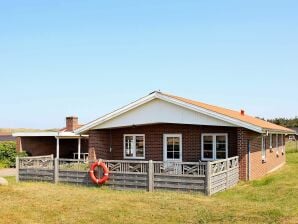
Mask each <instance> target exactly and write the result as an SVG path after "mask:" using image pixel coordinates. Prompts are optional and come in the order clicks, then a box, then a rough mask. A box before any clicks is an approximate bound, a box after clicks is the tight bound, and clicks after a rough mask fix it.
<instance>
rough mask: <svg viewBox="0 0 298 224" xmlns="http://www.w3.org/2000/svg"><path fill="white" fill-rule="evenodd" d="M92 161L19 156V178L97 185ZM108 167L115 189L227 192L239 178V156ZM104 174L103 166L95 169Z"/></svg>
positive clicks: (110, 164)
mask: <svg viewBox="0 0 298 224" xmlns="http://www.w3.org/2000/svg"><path fill="white" fill-rule="evenodd" d="M92 162H93V161H85V160H80V159H61V158H60V159H58V158H56V159H54V158H53V156H52V155H51V156H43V157H22V158H17V160H16V164H17V165H16V166H17V177H16V179H17V181H49V182H54V183H58V182H61V183H72V184H79V185H90V186H94V183H92V181H91V179H90V178H89V168H90V164H91V163H92ZM103 162H105V163H106V165H107V167H108V169H109V180H108V181H107V182H106V184H105V185H107V186H109V187H111V188H113V189H143V190H147V191H154V190H176V191H195V192H203V193H205V194H207V195H212V194H215V193H216V192H219V191H224V190H226V189H228V188H230V187H232V186H234V185H236V184H237V183H238V181H239V166H238V157H231V158H228V159H224V160H217V161H212V162H160V161H152V160H149V161H130V160H129V161H128V160H103ZM96 172H97V175H101V174H102V171H101V169H99V170H96Z"/></svg>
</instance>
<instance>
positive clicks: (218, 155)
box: [216, 151, 226, 159]
mask: <svg viewBox="0 0 298 224" xmlns="http://www.w3.org/2000/svg"><path fill="white" fill-rule="evenodd" d="M225 158H226V151H217V152H216V159H225Z"/></svg>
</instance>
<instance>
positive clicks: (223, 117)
mask: <svg viewBox="0 0 298 224" xmlns="http://www.w3.org/2000/svg"><path fill="white" fill-rule="evenodd" d="M153 99H161V100H164V101H166V102H169V103H173V104H175V105H178V106H181V107H184V108H187V109H189V110H193V111H196V112H199V113H202V114H204V115H207V116H211V117H213V118H217V119H220V120H223V121H225V122H228V123H231V124H233V125H235V126H236V127H243V128H246V129H249V130H252V131H255V132H258V133H266V131H267V130H264V129H262V128H261V127H259V126H255V125H252V124H250V123H247V122H244V121H240V120H237V119H234V118H232V117H229V116H226V115H223V114H220V113H216V112H213V111H211V110H207V109H205V108H202V107H199V106H196V105H193V104H189V103H186V102H183V101H181V100H178V99H175V98H171V97H169V96H166V95H163V94H161V93H159V92H153V93H151V94H149V95H148V96H146V97H143V98H141V99H139V100H137V101H135V102H133V103H131V104H128V105H126V106H124V107H122V108H120V109H118V110H115V111H113V112H111V113H109V114H107V115H104V116H102V117H100V118H98V119H96V120H94V121H92V122H90V123H87V124H86V125H84V126H82V127H80V128H78V129H76V130H75V131H74V132H75V133H76V134H82V133H85V132H86V131H88V130H91V129H93V128H94V127H96V126H98V125H99V124H102V123H104V122H106V121H108V120H111V119H113V118H115V117H117V116H119V115H121V114H124V113H126V112H128V111H129V110H132V109H134V108H136V107H139V106H141V105H143V104H145V103H147V102H149V101H151V100H153Z"/></svg>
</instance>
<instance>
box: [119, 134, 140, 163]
mask: <svg viewBox="0 0 298 224" xmlns="http://www.w3.org/2000/svg"><path fill="white" fill-rule="evenodd" d="M127 136H132V137H133V140H132V141H133V148H132V151H133V156H132V157H131V156H126V153H125V150H126V146H125V138H126V137H127ZM137 136H142V137H143V139H144V156H142V157H137V156H136V137H137ZM145 146H146V144H145V135H144V134H124V135H123V158H124V159H145V157H146V151H145V148H146V147H145Z"/></svg>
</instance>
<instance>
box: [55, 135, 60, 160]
mask: <svg viewBox="0 0 298 224" xmlns="http://www.w3.org/2000/svg"><path fill="white" fill-rule="evenodd" d="M56 140H57V141H56V142H57V144H56V158H58V159H59V154H60V149H59V147H60V142H59V138H58V137H57V138H56Z"/></svg>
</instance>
